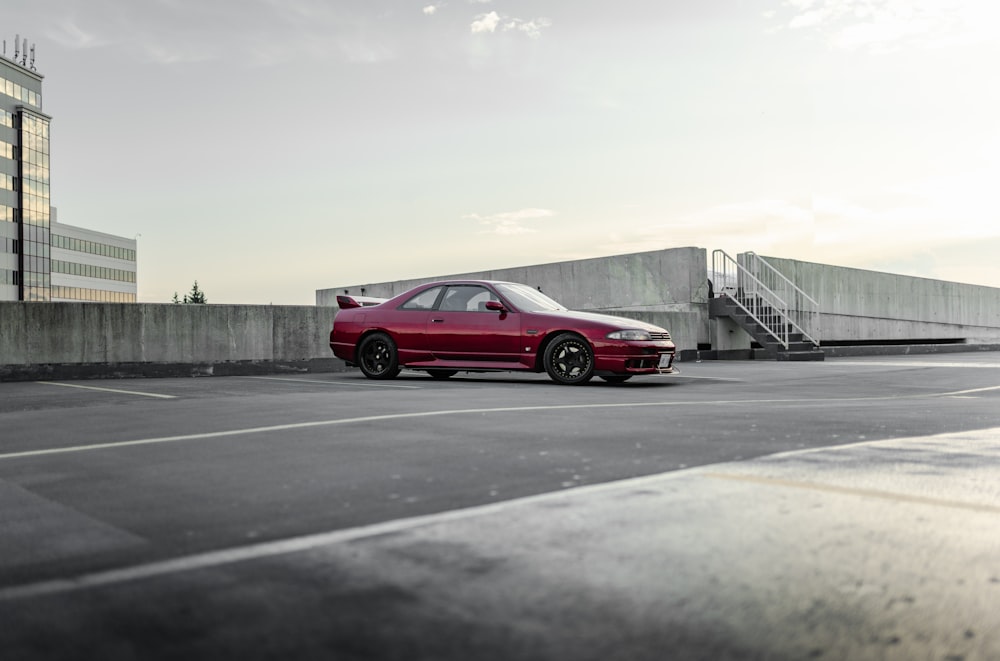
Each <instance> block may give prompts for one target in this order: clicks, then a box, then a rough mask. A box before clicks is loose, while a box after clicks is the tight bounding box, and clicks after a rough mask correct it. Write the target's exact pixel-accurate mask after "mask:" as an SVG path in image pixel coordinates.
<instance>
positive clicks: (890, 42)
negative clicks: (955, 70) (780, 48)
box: [769, 0, 997, 52]
mask: <svg viewBox="0 0 1000 661" xmlns="http://www.w3.org/2000/svg"><path fill="white" fill-rule="evenodd" d="M784 7H785V8H787V9H789V10H790V13H791V15H790V17H788V18H787V19H785V18H782V20H783V21H786V23H785V24H786V27H787V28H788V29H791V30H808V31H813V32H817V33H820V34H822V35H824V36H825V37H826V39H827V41H828V43H829V44H830V45H831V46H832V47H834V48H837V49H842V50H851V51H856V50H867V51H870V52H889V51H894V50H899V49H902V48H911V47H915V48H937V47H941V46H944V45H949V44H951V43H954V42H959V41H975V40H981V39H982V38H984V37H985V35H984V34H983V28H982V26H983V24H984V22H985V23H987V24H995V20H996V18H997V10H996V9H995V8H994V5H993V3H984V2H982V1H981V0H905V1H902V0H825V1H823V2H818V1H814V0H786V1H785V3H784ZM769 15H772V14H770V13H769ZM773 15H774V16H779V14H777V13H775V14H773Z"/></svg>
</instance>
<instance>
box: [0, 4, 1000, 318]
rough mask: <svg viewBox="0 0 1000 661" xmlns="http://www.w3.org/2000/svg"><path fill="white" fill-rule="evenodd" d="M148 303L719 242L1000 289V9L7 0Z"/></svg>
mask: <svg viewBox="0 0 1000 661" xmlns="http://www.w3.org/2000/svg"><path fill="white" fill-rule="evenodd" d="M2 16H3V25H4V29H3V30H2V31H0V32H2V33H3V34H2V37H3V38H4V39H5V40H6V42H7V44H6V48H7V51H6V52H7V56H8V57H10V56H12V54H13V43H14V38H15V35H20V37H21V39H22V40H24V39H27V40H28V42H29V44H34V45H35V46H36V56H35V57H36V59H35V65H36V68H37V70H38V72H39V73H41V74H42V75H43V76H44V81H43V110H44V112H45V113H46V114H48V115H51V116H52V118H53V119H52V127H51V139H52V144H51V152H52V154H51V177H52V181H51V193H52V204H53V206H55V207H56V208H57V209H58V220H59V221H60V222H62V223H66V224H71V225H78V226H82V227H86V228H88V229H93V230H98V231H102V232H108V233H111V234H117V235H121V236H127V237H137V240H138V247H139V265H138V270H139V273H138V290H139V296H138V298H139V300H140V301H142V302H169V301H170V300H171V298H172V297H173V294H174V293H175V292H177V293H179V294H181V295H183V294H184V293H186V292H188V291H189V290H190V289H191V285H192V284H193V282H194V281H195V280H197V281H198V283H199V287H200V288H201V289H202V290H203V291H204V292H205V294H206V295H207V297H208V301H209V303H243V304H255V303H256V304H267V303H273V304H276V305H278V304H289V305H312V304H314V302H315V291H316V290H317V289H325V288H332V287H339V286H347V285H357V284H364V283H369V282H382V281H391V280H398V279H405V278H422V277H432V276H438V275H447V274H453V273H462V272H472V271H482V270H487V269H494V268H505V267H514V266H522V265H530V264H544V263H550V262H557V261H564V260H572V259H582V258H590V257H600V256H607V255H615V254H625V253H632V252H642V251H647V250H660V249H665V248H674V247H682V246H698V247H702V248H705V249H707V250H708V252H709V254H711V251H712V250H715V249H721V250H725V251H726V252H728V253H729V254H731V255H735V254H736V253H739V252H745V251H754V252H757V253H758V254H761V255H771V256H775V257H784V258H790V259H800V260H805V261H812V262H821V263H825V264H836V265H840V266H850V267H856V268H863V269H871V270H877V271H888V272H892V273H900V274H905V275H913V276H919V277H927V278H937V279H942V280H952V281H957V282H965V283H972V284H980V285H987V286H993V287H1000V259H998V258H997V256H998V255H1000V200H998V197H997V192H996V191H997V183H996V182H997V181H998V180H1000V121H998V118H1000V84H998V82H997V63H998V62H1000V40H998V39H996V38H995V26H996V25H997V24H998V19H1000V3H996V2H994V1H993V0H697V1H693V0H615V2H606V1H602V2H598V1H595V0H415V1H412V2H411V1H410V0H31V2H13V1H11V0H7V1H5V3H4V7H3V12H2Z"/></svg>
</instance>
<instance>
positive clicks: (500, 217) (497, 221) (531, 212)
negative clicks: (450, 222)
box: [463, 209, 555, 236]
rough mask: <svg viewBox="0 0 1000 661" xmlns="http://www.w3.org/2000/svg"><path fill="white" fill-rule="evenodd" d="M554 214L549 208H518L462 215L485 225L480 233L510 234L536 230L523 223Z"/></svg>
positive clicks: (528, 232)
mask: <svg viewBox="0 0 1000 661" xmlns="http://www.w3.org/2000/svg"><path fill="white" fill-rule="evenodd" d="M554 215H555V212H554V211H550V210H549V209H520V210H518V211H506V212H503V213H496V214H492V215H488V216H481V215H479V214H477V213H472V214H467V215H465V216H463V218H465V219H466V220H475V221H477V222H478V223H479V224H480V225H485V226H486V228H487V229H484V230H482V232H481V233H482V234H498V235H501V236H512V235H516V234H530V233H533V232H537V231H538V230H536V229H533V228H530V227H526V226H525V225H524V223H525V222H528V221H533V220H538V219H540V218H551V217H552V216H554Z"/></svg>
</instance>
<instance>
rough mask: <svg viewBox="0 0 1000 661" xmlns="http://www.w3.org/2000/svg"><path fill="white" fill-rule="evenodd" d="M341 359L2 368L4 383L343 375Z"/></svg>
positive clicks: (88, 364) (54, 364)
mask: <svg viewBox="0 0 1000 661" xmlns="http://www.w3.org/2000/svg"><path fill="white" fill-rule="evenodd" d="M348 369H349V368H348V367H346V366H345V365H344V361H342V360H340V359H339V358H333V357H331V358H311V359H307V360H238V361H222V362H199V363H75V364H74V363H46V364H39V365H0V381H56V380H58V381H63V380H67V381H72V380H82V379H134V378H166V377H193V376H252V375H258V374H289V373H297V374H305V373H322V372H343V371H347V370H348Z"/></svg>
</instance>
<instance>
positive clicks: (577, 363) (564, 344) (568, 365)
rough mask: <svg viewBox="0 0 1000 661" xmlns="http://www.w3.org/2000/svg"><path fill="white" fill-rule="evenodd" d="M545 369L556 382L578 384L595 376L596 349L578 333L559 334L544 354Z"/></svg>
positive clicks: (569, 384)
mask: <svg viewBox="0 0 1000 661" xmlns="http://www.w3.org/2000/svg"><path fill="white" fill-rule="evenodd" d="M542 360H543V362H544V365H545V371H546V372H547V373H548V375H549V378H551V379H552V380H553V381H555V382H556V383H559V384H562V385H567V386H576V385H580V384H583V383H586V382H587V381H590V379H591V377H592V376H594V350H593V349H591V348H590V344H589V343H588V342H587V340H585V339H583V338H582V337H580V336H579V335H577V334H576V333H562V334H560V335H557V336H556V337H555V339H553V340H552V341H551V342H550V343H549V345H548V346H547V347H545V353H544V355H543V356H542Z"/></svg>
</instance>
